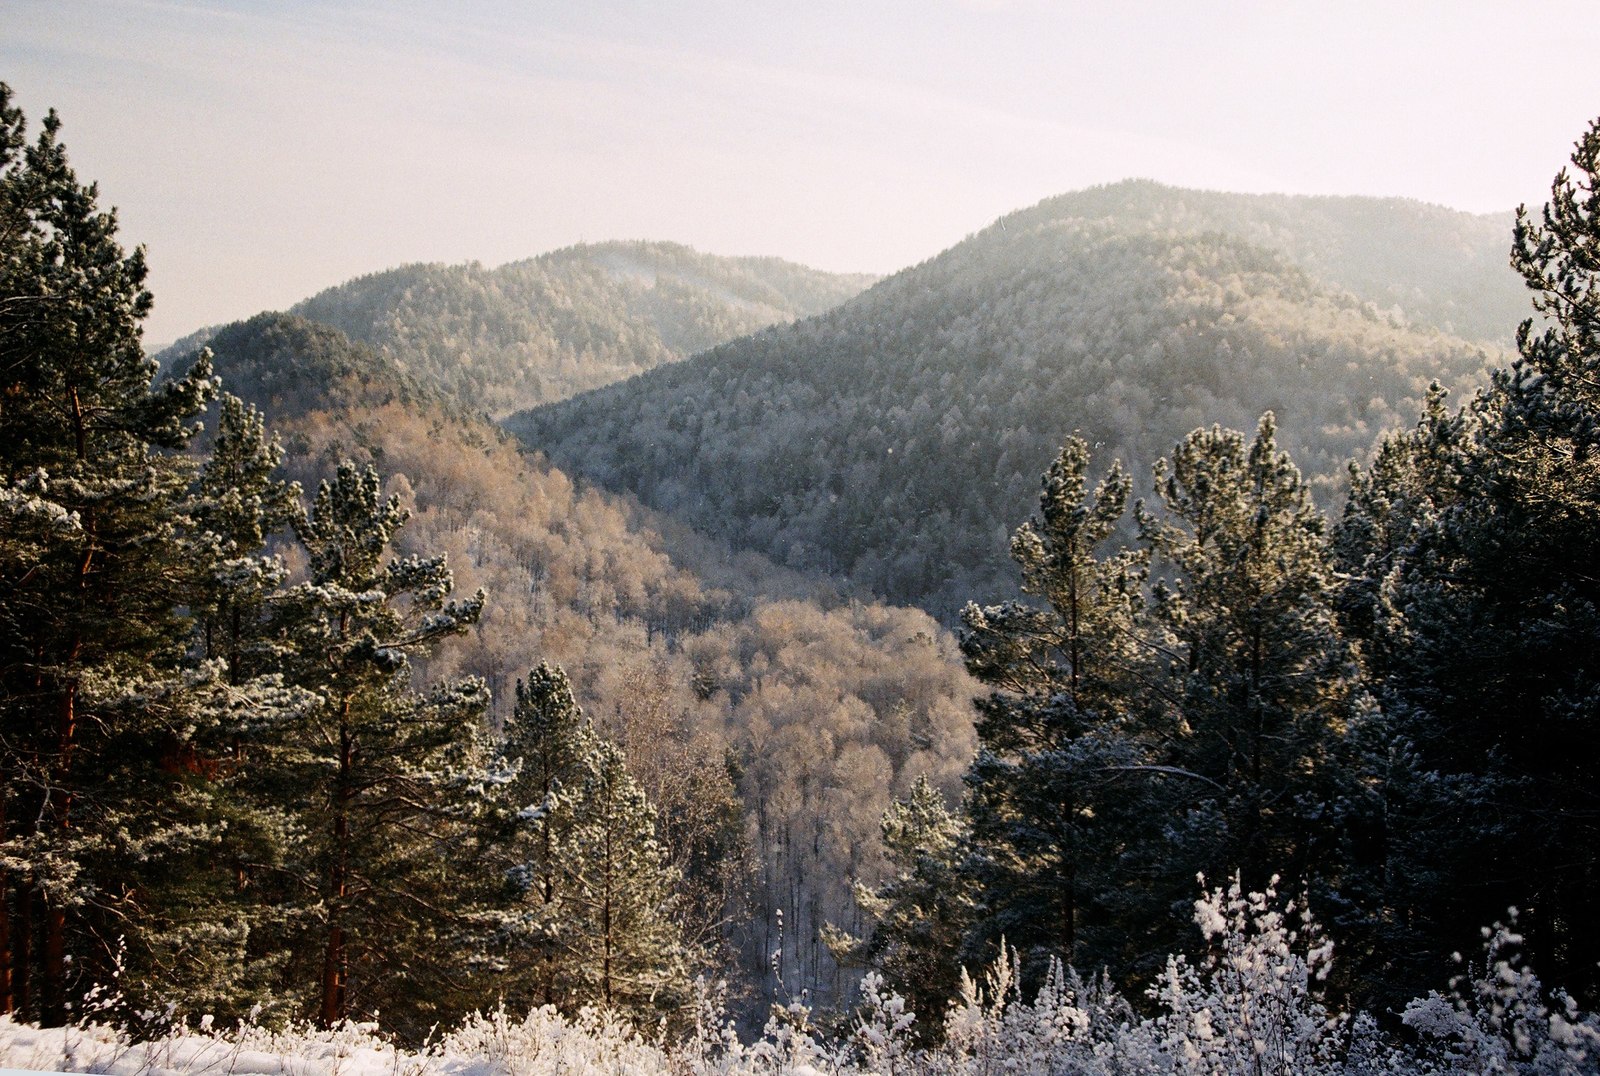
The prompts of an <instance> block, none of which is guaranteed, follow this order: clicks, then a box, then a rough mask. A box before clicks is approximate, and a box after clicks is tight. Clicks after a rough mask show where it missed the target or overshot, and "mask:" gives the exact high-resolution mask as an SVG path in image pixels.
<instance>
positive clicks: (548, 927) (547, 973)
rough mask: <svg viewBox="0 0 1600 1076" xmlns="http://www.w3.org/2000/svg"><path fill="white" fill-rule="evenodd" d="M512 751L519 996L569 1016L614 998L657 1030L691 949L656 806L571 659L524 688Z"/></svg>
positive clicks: (513, 949) (510, 962)
mask: <svg viewBox="0 0 1600 1076" xmlns="http://www.w3.org/2000/svg"><path fill="white" fill-rule="evenodd" d="M500 750H501V754H502V757H503V759H504V760H505V763H506V766H505V768H506V769H507V770H512V771H514V772H515V776H514V777H513V778H512V779H511V780H510V781H509V782H508V783H507V784H506V785H505V786H504V791H503V793H502V796H501V798H502V801H503V802H504V803H505V804H506V805H507V808H506V810H505V812H504V814H505V817H506V822H507V824H508V829H507V833H506V835H505V837H506V843H505V854H506V855H507V856H508V860H509V865H508V871H507V876H508V881H509V882H510V888H511V905H510V907H509V909H508V910H507V911H506V912H504V913H503V914H502V917H501V923H502V936H503V937H504V938H505V940H506V941H507V943H508V949H507V959H506V972H507V974H506V983H507V986H508V993H509V994H510V996H511V997H513V998H514V999H517V1000H518V1001H519V1002H522V1003H531V1004H541V1005H555V1006H556V1007H557V1008H559V1009H561V1010H562V1011H563V1012H568V1013H571V1012H576V1011H577V1010H578V1009H579V1008H581V1007H583V1006H584V1005H591V1004H598V1005H604V1006H605V1007H607V1008H610V1009H613V1010H616V1011H619V1012H622V1013H624V1014H626V1015H628V1016H629V1017H631V1018H633V1019H635V1020H636V1021H639V1022H640V1023H641V1024H645V1025H652V1024H654V1022H655V1020H656V1019H657V1018H659V1017H660V1016H661V1015H664V1014H668V1013H671V1012H673V1011H675V1010H676V1009H678V1008H679V1007H681V1006H682V1005H683V1004H684V1002H685V1001H686V996H687V986H688V968H689V964H690V954H689V953H688V952H687V950H686V949H685V946H684V944H683V939H682V932H681V927H680V925H679V924H678V923H677V922H675V921H674V919H673V918H672V915H671V912H672V896H673V888H674V886H675V884H676V882H677V881H678V875H677V872H676V871H675V870H673V869H672V868H671V867H670V866H669V865H668V864H667V862H666V857H665V852H664V849H663V848H662V847H661V845H660V844H659V843H658V842H657V840H656V820H655V809H654V808H653V807H652V806H651V805H650V802H649V800H648V799H647V798H646V797H645V795H644V793H643V792H642V791H641V790H640V789H639V787H638V785H637V784H636V783H635V782H634V780H633V778H632V777H631V776H630V775H629V774H628V772H627V768H626V766H625V764H624V761H623V756H622V752H621V751H619V750H618V749H617V748H616V747H615V746H614V745H612V744H611V743H609V742H608V741H606V740H604V739H602V738H601V737H600V736H599V735H598V734H596V732H595V731H594V728H593V727H592V726H591V725H590V723H589V722H588V721H587V719H585V718H584V716H583V712H582V710H580V709H579V707H578V705H577V703H576V701H575V700H574V699H573V697H572V689H571V686H570V685H569V683H568V682H567V678H566V674H565V673H563V672H562V671H561V670H560V669H559V668H555V667H552V666H550V665H548V664H541V665H539V667H538V668H536V669H534V670H533V671H532V672H531V673H530V674H529V676H528V680H527V683H526V684H523V683H520V682H519V683H518V685H517V703H516V707H515V709H514V710H513V712H512V714H511V717H510V719H509V720H508V721H507V722H506V734H505V741H504V743H503V744H502V745H501V748H500Z"/></svg>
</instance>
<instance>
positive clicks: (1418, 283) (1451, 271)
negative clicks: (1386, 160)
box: [1001, 180, 1528, 347]
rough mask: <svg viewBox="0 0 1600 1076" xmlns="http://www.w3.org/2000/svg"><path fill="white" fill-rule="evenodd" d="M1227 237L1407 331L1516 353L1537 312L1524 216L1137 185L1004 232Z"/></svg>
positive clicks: (1076, 199) (1059, 201)
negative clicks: (1519, 266)
mask: <svg viewBox="0 0 1600 1076" xmlns="http://www.w3.org/2000/svg"><path fill="white" fill-rule="evenodd" d="M1063 218H1073V219H1081V220H1101V221H1106V222H1111V223H1115V222H1119V221H1121V222H1133V221H1139V222H1143V223H1144V224H1145V225H1146V226H1147V227H1149V228H1150V229H1152V230H1154V231H1157V232H1162V231H1165V232H1167V233H1169V234H1172V235H1186V234H1194V233H1204V232H1221V233H1224V234H1226V235H1231V236H1236V237H1238V238H1241V239H1244V240H1247V241H1248V242H1250V243H1253V244H1255V245H1256V246H1259V247H1264V248H1266V249H1268V250H1275V251H1277V252H1278V253H1280V254H1282V255H1283V256H1284V257H1286V258H1287V259H1288V260H1289V261H1290V262H1291V263H1292V264H1294V265H1297V266H1299V267H1300V268H1302V269H1304V270H1306V271H1307V272H1308V273H1310V274H1311V275H1312V276H1313V277H1315V278H1316V279H1318V280H1320V281H1322V282H1323V283H1325V284H1330V285H1332V286H1334V287H1336V288H1342V289H1344V290H1346V291H1348V292H1350V293H1351V294H1352V295H1355V296H1356V297H1357V298H1359V299H1362V300H1364V301H1367V302H1371V303H1373V304H1375V305H1376V306H1378V307H1379V308H1380V309H1381V310H1384V311H1386V312H1388V313H1390V314H1391V315H1392V316H1397V318H1398V320H1402V321H1404V322H1406V323H1408V324H1412V325H1417V326H1430V327H1432V328H1436V329H1439V330H1441V331H1443V332H1446V333H1449V334H1451V335H1453V336H1459V337H1461V338H1462V339H1464V340H1470V341H1473V342H1475V343H1484V344H1490V345H1493V346H1496V347H1510V346H1511V344H1512V341H1513V339H1514V337H1515V330H1516V327H1517V325H1518V323H1520V322H1521V320H1522V319H1523V318H1525V317H1527V316H1528V299H1527V291H1526V289H1525V288H1524V287H1523V285H1522V281H1521V278H1519V277H1517V276H1516V275H1515V274H1513V273H1512V272H1511V270H1510V252H1511V227H1512V225H1513V223H1515V219H1516V215H1515V214H1514V213H1510V212H1506V213H1481V214H1478V213H1462V212H1459V211H1457V210H1453V209H1446V208H1444V207H1443V206H1436V205H1428V204H1426V203H1424V202H1417V201H1412V200H1410V199H1404V198H1360V197H1349V196H1305V195H1287V194H1229V193H1226V192H1222V191H1197V190H1180V189H1177V188H1172V187H1166V186H1163V185H1161V184H1159V183H1153V182H1150V181H1149V180H1128V181H1126V182H1123V183H1113V184H1110V185H1107V186H1102V187H1092V188H1090V189H1088V190H1084V191H1078V192H1075V193H1072V194H1064V195H1061V196H1059V197H1056V198H1049V199H1046V200H1045V201H1043V202H1040V203H1039V204H1038V205H1036V206H1034V207H1032V208H1031V209H1025V210H1022V211H1020V212H1018V213H1013V214H1011V215H1010V216H1008V217H1006V218H1005V219H1004V221H1003V222H1002V223H1001V226H1002V227H1006V226H1009V227H1021V228H1028V227H1031V226H1032V225H1034V224H1036V223H1038V222H1040V221H1044V220H1052V219H1057V220H1059V219H1063Z"/></svg>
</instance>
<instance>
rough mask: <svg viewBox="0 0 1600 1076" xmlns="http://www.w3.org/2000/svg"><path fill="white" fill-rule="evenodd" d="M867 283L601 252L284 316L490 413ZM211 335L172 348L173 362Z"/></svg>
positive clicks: (406, 275)
mask: <svg viewBox="0 0 1600 1076" xmlns="http://www.w3.org/2000/svg"><path fill="white" fill-rule="evenodd" d="M870 283H872V278H871V277H867V276H848V275H838V274H833V273H820V272H817V271H815V270H812V269H807V268H805V267H804V266H801V265H795V264H793V263H792V262H785V261H781V260H779V259H777V258H717V257H713V256H710V255H706V254H700V253H697V252H695V251H693V250H690V249H689V248H687V247H682V246H678V245H676V244H672V243H606V244H591V245H585V246H578V247H570V248H568V249H566V250H558V251H555V252H553V253H551V254H546V255H543V256H542V257H538V258H533V259H530V260H528V261H523V262H514V263H512V264H510V265H502V266H500V267H499V268H496V269H485V268H484V267H483V266H481V265H477V264H471V265H409V266H403V267H401V268H398V269H391V270H388V271H387V272H382V273H373V274H371V275H370V276H364V277H361V278H359V279H357V280H352V281H350V282H349V283H346V284H341V285H340V286H338V287H336V288H330V289H328V290H327V291H324V292H321V293H319V294H317V295H314V296H312V297H311V298H309V299H307V300H305V301H304V302H302V303H299V304H297V305H296V306H295V307H294V308H293V310H291V311H290V312H291V313H294V314H299V315H301V316H303V317H306V318H308V319H310V320H313V321H316V322H319V323H321V324H324V325H329V326H332V327H333V328H336V329H339V330H341V331H343V332H344V333H346V334H347V335H348V336H349V337H350V338H351V339H353V340H356V341H359V342H361V343H365V344H369V345H371V346H372V347H373V348H374V349H376V350H377V351H379V352H381V353H382V354H383V355H385V356H386V357H388V358H390V359H391V360H393V361H394V362H395V363H396V364H397V365H398V366H399V367H400V368H401V369H402V370H404V371H406V372H408V373H410V374H412V375H414V376H415V377H416V378H418V379H419V380H420V381H422V382H424V383H426V384H430V385H434V386H436V387H438V388H440V389H443V390H444V391H445V392H447V393H448V394H449V396H450V398H451V399H452V400H454V401H456V402H457V403H459V404H461V405H462V406H465V407H467V408H470V409H472V410H474V411H485V412H488V413H489V414H491V415H502V414H506V413H508V412H511V411H516V410H519V409H521V408H525V407H532V406H534V405H536V404H542V403H550V402H553V401H556V400H564V399H566V398H567V397H568V396H572V395H574V394H576V393H579V392H582V391H584V390H586V389H593V388H599V387H600V386H602V385H608V384H610V383H611V382H613V381H621V380H623V379H624V378H627V377H631V376H633V375H634V374H637V373H642V372H643V371H645V370H649V369H651V368H653V367H655V366H659V365H661V364H663V363H668V362H676V361H678V360H681V359H684V358H687V357H688V356H689V355H692V354H694V353H695V352H697V351H703V350H705V349H706V348H708V347H711V346H712V345H714V344H720V343H722V342H724V341H726V340H731V339H733V338H735V337H738V336H743V335H745V334H746V333H751V332H754V331H756V330H757V329H762V328H765V327H766V326H768V325H773V324H776V323H779V322H787V321H792V320H793V319H794V318H796V317H802V316H805V315H809V314H818V313H821V312H822V311H824V310H827V309H829V308H830V307H833V306H835V305H837V304H838V303H840V302H842V301H844V300H845V299H847V298H849V297H850V296H852V295H854V294H856V293H857V292H859V291H860V290H861V289H862V288H864V287H866V286H867V285H868V284H870ZM212 331H214V330H206V331H204V332H202V333H198V334H196V335H194V336H193V337H190V338H187V339H186V340H184V341H180V342H179V343H178V344H177V345H175V346H174V347H173V348H172V349H171V352H172V354H173V356H174V357H177V356H179V355H184V354H187V353H189V352H191V351H193V350H194V349H195V348H196V347H198V346H199V345H200V344H202V343H204V342H205V340H206V339H207V338H209V336H210V334H211V332H212Z"/></svg>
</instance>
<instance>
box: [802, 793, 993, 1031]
mask: <svg viewBox="0 0 1600 1076" xmlns="http://www.w3.org/2000/svg"><path fill="white" fill-rule="evenodd" d="M965 827H966V821H965V818H964V816H963V815H961V814H958V813H953V812H951V810H950V809H949V808H948V807H946V806H945V802H944V797H943V796H941V795H940V794H939V792H938V790H937V789H935V788H934V787H933V786H932V785H931V784H929V783H928V779H927V778H926V777H919V778H917V782H916V784H915V785H913V786H912V788H911V795H909V796H908V797H906V798H905V799H903V800H896V801H895V802H894V803H893V804H891V805H890V807H889V809H888V810H887V811H885V812H884V815H883V828H882V834H883V851H884V855H885V857H886V858H887V859H888V861H889V870H890V876H889V879H888V881H886V882H884V883H883V884H882V885H880V886H878V887H876V888H870V887H868V886H865V885H862V884H860V883H857V885H856V901H857V903H858V904H859V905H860V906H861V910H862V911H863V912H864V913H865V914H866V916H867V919H868V921H869V923H870V927H871V929H870V932H869V933H868V935H867V936H866V937H865V938H857V937H853V936H851V935H849V934H847V933H845V932H844V931H842V930H839V929H837V928H833V927H830V928H829V929H828V930H827V932H826V933H825V935H824V940H825V941H826V943H827V945H828V947H829V948H830V949H831V950H832V951H833V952H834V954H835V956H836V957H837V958H838V959H839V960H840V961H841V962H843V963H846V964H853V965H858V966H861V965H864V966H868V967H872V968H875V969H877V970H878V971H879V972H881V973H882V975H883V977H884V980H885V981H886V982H887V983H888V984H889V986H890V988H891V989H893V990H894V992H895V993H896V994H899V995H900V996H901V997H903V998H905V999H906V1001H907V1002H908V1003H909V1005H910V1008H911V1010H912V1011H913V1012H914V1013H916V1014H917V1017H918V1022H917V1025H916V1027H917V1033H918V1035H919V1037H921V1038H922V1039H923V1041H925V1042H927V1041H931V1039H932V1038H933V1037H934V1036H936V1035H937V1034H938V1033H939V1031H940V1022H939V1016H940V1015H941V1014H942V1013H943V1012H944V1010H945V1008H946V1007H947V1006H948V1005H949V1004H950V1001H951V999H953V998H955V997H956V994H957V991H958V989H959V987H960V979H961V961H960V956H961V952H962V947H963V944H964V942H965V940H966V934H967V932H968V930H969V929H970V928H971V927H972V925H973V908H972V900H971V888H972V887H971V885H970V883H969V882H968V881H967V879H965V878H964V877H963V876H962V875H961V873H960V870H959V868H960V866H961V858H962V855H963V853H964V851H965V849H966V843H967V842H966V839H965V838H966V833H965Z"/></svg>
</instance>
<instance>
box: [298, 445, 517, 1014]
mask: <svg viewBox="0 0 1600 1076" xmlns="http://www.w3.org/2000/svg"><path fill="white" fill-rule="evenodd" d="M406 518H407V512H406V510H405V509H404V508H403V507H402V506H401V504H400V502H399V499H398V498H397V497H393V496H391V497H388V498H384V497H383V496H382V494H381V491H380V480H379V478H378V474H377V472H376V471H375V470H373V469H372V468H370V467H369V468H367V469H366V470H365V471H362V470H359V469H357V468H356V467H355V466H354V465H353V464H350V463H344V464H341V465H340V467H339V469H338V473H337V474H336V476H335V477H334V478H333V479H332V480H331V481H325V482H323V483H322V485H321V487H320V488H319V489H318V491H317V496H316V500H315V503H314V505H313V507H312V510H311V512H310V514H309V515H308V516H307V517H305V518H304V519H303V520H301V521H299V522H298V524H297V527H296V529H297V531H298V534H299V539H300V542H301V544H302V545H303V546H304V548H305V551H306V553H307V555H308V558H309V578H308V579H307V580H306V581H305V582H303V583H300V584H298V585H296V586H294V587H291V588H290V589H289V590H288V591H287V592H286V593H285V594H284V595H283V596H282V597H281V598H280V599H279V600H278V602H277V603H276V604H277V610H276V613H275V616H276V617H277V623H278V625H279V630H280V631H281V632H282V633H284V635H285V637H286V638H287V640H288V642H289V649H290V653H291V654H292V655H293V658H292V661H291V662H290V663H289V666H288V668H289V672H290V675H291V678H292V680H293V682H294V683H295V684H296V685H298V686H300V687H302V688H305V689H307V690H310V691H313V692H315V693H316V694H317V695H318V696H319V699H320V703H319V705H317V706H316V707H314V708H313V709H312V710H311V712H310V714H309V715H308V717H307V719H306V722H305V724H304V725H303V726H302V728H301V729H300V730H299V737H298V743H297V745H296V748H297V750H296V753H295V754H294V756H293V757H289V756H285V757H283V759H282V764H283V766H284V775H283V778H282V780H283V784H284V791H285V793H288V794H292V795H293V796H294V799H295V801H296V802H297V803H298V804H300V806H301V811H302V819H301V822H302V826H303V828H304V831H305V839H304V842H303V845H302V846H301V849H300V852H299V855H298V856H297V858H296V861H295V862H294V863H292V864H291V865H290V866H289V867H288V870H289V873H290V874H291V876H292V882H293V884H294V885H296V886H297V887H298V888H299V889H300V890H301V892H302V893H303V894H305V895H308V896H309V899H308V900H306V911H307V913H308V916H307V918H308V920H309V922H310V924H311V929H310V931H309V933H308V935H307V936H306V937H305V938H303V939H301V940H300V942H299V944H298V947H297V948H298V951H299V954H300V957H299V959H300V966H299V971H298V974H299V975H300V976H301V978H302V981H314V982H315V983H316V984H317V986H316V988H315V989H314V990H313V991H310V993H311V995H312V998H313V999H314V1008H313V1011H314V1013H315V1015H316V1016H317V1018H318V1019H319V1020H320V1021H321V1022H322V1023H323V1024H329V1025H331V1024H335V1023H337V1022H339V1021H341V1020H344V1019H346V1018H347V1017H350V1016H352V1015H354V1014H357V1013H363V1012H371V1011H374V1010H378V1009H380V1008H381V1010H382V1011H383V1012H384V1013H385V1014H386V1017H387V1018H388V1019H390V1020H391V1021H395V1022H404V1021H406V1020H408V1019H413V1018H414V1019H416V1020H418V1021H426V1020H427V1018H428V1014H429V1013H430V1012H432V1011H433V1009H432V1008H431V1007H432V1006H448V1005H449V997H448V996H443V997H441V996H439V994H441V993H444V994H447V993H448V990H449V989H450V988H451V987H452V986H456V985H457V984H455V983H453V982H452V981H451V980H452V976H453V975H455V974H456V973H457V972H458V971H459V956H460V954H459V953H454V954H452V953H451V949H452V947H453V946H455V945H457V944H458V943H457V941H456V940H454V938H453V934H452V932H453V930H455V929H457V927H456V925H455V924H454V922H453V921H454V918H455V913H456V911H457V908H456V906H455V904H454V902H453V900H452V899H451V895H450V894H451V892H452V888H453V886H454V885H455V883H454V881H453V880H452V879H451V877H450V867H451V864H452V861H453V860H454V859H455V858H457V853H459V852H461V851H464V849H465V847H466V845H465V841H466V836H465V834H464V832H463V827H465V825H466V824H467V823H468V822H469V821H470V820H471V814H472V801H471V796H472V795H473V794H474V793H475V790H476V789H477V788H479V787H480V786H481V782H482V777H481V773H480V769H481V766H482V763H483V761H484V760H483V758H482V757H481V752H482V750H483V738H482V731H483V728H482V714H483V711H484V709H485V708H486V706H487V701H488V700H487V697H486V692H485V690H484V688H483V685H482V683H481V682H480V681H478V680H475V679H466V680H460V681H454V682H446V683H442V684H439V685H436V686H434V687H431V688H429V689H427V690H418V689H414V687H413V685H412V683H411V676H410V668H411V660H410V659H411V655H412V654H414V653H425V652H426V651H427V650H429V649H430V648H432V647H433V646H434V645H436V644H437V643H438V642H440V641H441V640H443V639H445V638H447V637H449V636H452V635H456V634H459V633H460V632H462V631H463V630H465V629H466V628H467V627H468V626H469V625H471V624H473V623H474V622H476V620H477V619H478V616H479V614H480V613H481V611H482V609H483V604H484V595H483V592H482V591H479V592H478V593H477V594H475V595H473V596H472V597H470V598H468V599H466V600H464V601H462V600H455V599H452V598H451V593H452V590H453V586H454V584H453V580H452V577H451V573H450V570H449V569H448V568H447V567H446V566H445V563H444V558H443V557H424V556H407V557H398V556H394V557H388V559H386V556H387V555H388V554H389V552H390V544H391V542H392V540H393V538H394V534H395V532H396V531H397V530H398V529H399V528H400V527H401V526H402V525H403V524H404V523H405V521H406ZM459 929H461V930H465V927H464V926H462V927H460V928H459ZM313 953H314V954H315V966H314V967H308V966H307V965H308V964H310V963H311V961H312V954H313ZM430 991H432V992H434V995H435V996H432V997H429V996H427V995H428V994H429V993H430ZM413 1010H414V1011H413ZM423 1026H426V1024H425V1023H424V1024H423Z"/></svg>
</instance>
